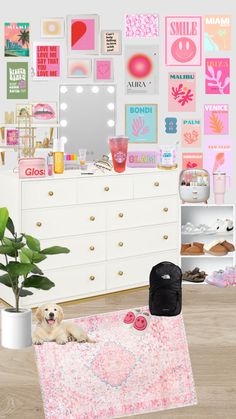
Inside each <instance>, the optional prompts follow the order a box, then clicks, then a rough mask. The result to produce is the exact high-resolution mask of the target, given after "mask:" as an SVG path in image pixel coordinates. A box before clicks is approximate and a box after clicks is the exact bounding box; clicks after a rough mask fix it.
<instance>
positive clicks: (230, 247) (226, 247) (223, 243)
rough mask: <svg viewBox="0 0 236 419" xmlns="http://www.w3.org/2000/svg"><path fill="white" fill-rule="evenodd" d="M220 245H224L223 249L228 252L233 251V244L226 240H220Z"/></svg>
mask: <svg viewBox="0 0 236 419" xmlns="http://www.w3.org/2000/svg"><path fill="white" fill-rule="evenodd" d="M221 246H223V247H225V249H226V250H227V251H228V252H234V251H235V247H234V245H233V244H232V243H229V242H227V240H224V241H222V242H221Z"/></svg>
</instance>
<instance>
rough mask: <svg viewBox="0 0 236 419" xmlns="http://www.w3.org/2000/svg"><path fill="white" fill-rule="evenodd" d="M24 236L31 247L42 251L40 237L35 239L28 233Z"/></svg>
mask: <svg viewBox="0 0 236 419" xmlns="http://www.w3.org/2000/svg"><path fill="white" fill-rule="evenodd" d="M24 237H25V239H26V244H27V246H28V247H29V249H31V250H34V251H35V252H40V242H39V240H38V239H35V238H34V237H32V236H28V235H27V234H24Z"/></svg>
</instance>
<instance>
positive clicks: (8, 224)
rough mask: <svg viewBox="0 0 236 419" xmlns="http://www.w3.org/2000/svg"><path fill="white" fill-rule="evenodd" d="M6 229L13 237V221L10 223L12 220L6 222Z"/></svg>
mask: <svg viewBox="0 0 236 419" xmlns="http://www.w3.org/2000/svg"><path fill="white" fill-rule="evenodd" d="M6 228H7V229H8V230H9V231H10V233H11V234H12V235H13V236H14V234H15V227H14V224H13V221H12V219H11V218H10V217H9V218H8V220H7V226H6Z"/></svg>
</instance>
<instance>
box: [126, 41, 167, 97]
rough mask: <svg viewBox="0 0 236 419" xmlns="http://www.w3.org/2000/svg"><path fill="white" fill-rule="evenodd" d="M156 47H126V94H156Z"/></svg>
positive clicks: (157, 64)
mask: <svg viewBox="0 0 236 419" xmlns="http://www.w3.org/2000/svg"><path fill="white" fill-rule="evenodd" d="M158 55H159V53H158V46H157V45H127V46H126V49H125V90H126V94H134V95H135V94H143V95H145V94H147V95H155V94H157V93H158V73H159V67H158V66H159V61H158Z"/></svg>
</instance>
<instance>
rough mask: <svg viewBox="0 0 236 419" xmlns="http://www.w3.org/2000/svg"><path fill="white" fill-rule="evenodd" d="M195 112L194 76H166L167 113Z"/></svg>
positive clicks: (182, 74)
mask: <svg viewBox="0 0 236 419" xmlns="http://www.w3.org/2000/svg"><path fill="white" fill-rule="evenodd" d="M195 110H196V74H195V73H169V74H168V111H169V112H195Z"/></svg>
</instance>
